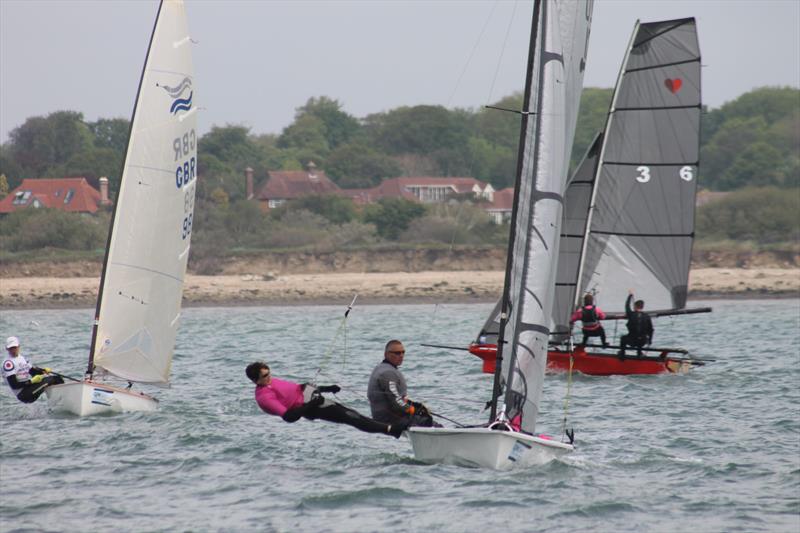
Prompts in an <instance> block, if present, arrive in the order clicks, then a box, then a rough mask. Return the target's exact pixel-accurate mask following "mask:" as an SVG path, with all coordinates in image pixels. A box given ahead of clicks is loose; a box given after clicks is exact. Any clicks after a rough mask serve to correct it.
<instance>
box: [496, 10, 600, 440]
mask: <svg viewBox="0 0 800 533" xmlns="http://www.w3.org/2000/svg"><path fill="white" fill-rule="evenodd" d="M592 3H593V2H592V1H591V0H590V1H578V2H576V1H573V0H567V1H556V0H551V1H548V2H537V4H536V7H535V9H539V10H540V13H539V16H538V17H535V19H534V21H535V26H534V35H535V38H534V39H532V42H531V46H532V53H531V57H530V58H529V61H530V62H531V65H530V68H529V74H528V81H527V83H526V93H525V102H524V111H525V114H523V125H522V134H521V139H520V154H521V156H520V162H519V166H518V177H517V186H516V191H515V192H516V194H517V198H516V199H515V206H514V210H515V216H514V219H513V221H512V242H511V265H510V269H509V276H508V277H509V279H508V280H507V284H506V285H507V286H506V288H505V291H504V299H505V300H506V302H505V305H504V306H503V307H504V309H506V311H507V312H510V315H509V317H508V320H507V323H506V324H505V329H504V330H503V331H502V338H503V339H505V340H506V341H508V344H507V345H506V346H505V347H503V346H502V343H501V346H499V347H498V348H504V349H503V351H505V350H509V351H510V354H508V355H507V356H505V357H504V358H503V368H502V372H503V375H504V376H505V377H506V379H505V381H506V387H505V388H506V395H505V407H506V414H507V416H508V417H509V418H510V419H511V420H512V422H514V421H518V422H519V423H520V427H521V429H522V430H524V431H528V432H533V430H534V427H535V424H536V415H537V410H538V404H539V399H540V397H541V389H542V381H543V377H544V370H545V364H546V360H547V345H548V336H549V333H550V329H549V328H550V324H551V312H552V307H553V300H554V292H555V274H556V260H557V258H558V246H559V236H560V228H561V217H562V209H563V201H564V200H563V195H564V192H565V188H566V181H567V173H568V171H569V157H570V152H571V150H572V142H573V137H574V132H575V122H576V119H577V114H578V108H579V105H580V94H581V90H582V86H583V71H584V67H585V62H586V49H587V45H588V37H589V25H590V20H591V13H592ZM528 113H530V116H529V115H528ZM501 340H502V339H501Z"/></svg>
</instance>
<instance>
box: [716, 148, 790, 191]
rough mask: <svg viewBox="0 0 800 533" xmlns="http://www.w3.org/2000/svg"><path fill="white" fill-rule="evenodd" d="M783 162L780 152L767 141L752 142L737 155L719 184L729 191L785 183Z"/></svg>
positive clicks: (721, 187)
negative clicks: (782, 171) (782, 170)
mask: <svg viewBox="0 0 800 533" xmlns="http://www.w3.org/2000/svg"><path fill="white" fill-rule="evenodd" d="M782 163H783V159H782V158H781V154H780V152H779V151H778V150H776V149H775V148H773V147H772V146H770V145H768V144H767V143H765V142H756V143H753V144H750V145H748V146H747V147H746V148H745V149H744V150H743V151H742V152H741V153H739V154H737V155H736V157H735V158H734V159H733V162H732V164H730V166H729V167H728V168H727V169H726V170H725V172H724V173H723V174H722V176H721V178H720V179H719V182H718V184H717V185H718V187H719V188H720V189H722V190H727V191H730V190H732V189H740V188H742V187H763V186H766V185H783V182H784V179H785V176H783V174H782V173H781V167H782Z"/></svg>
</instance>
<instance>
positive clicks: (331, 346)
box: [311, 293, 358, 385]
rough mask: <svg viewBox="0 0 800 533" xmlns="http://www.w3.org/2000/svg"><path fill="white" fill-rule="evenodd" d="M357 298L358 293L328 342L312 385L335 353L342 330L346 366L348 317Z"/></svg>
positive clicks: (343, 359)
mask: <svg viewBox="0 0 800 533" xmlns="http://www.w3.org/2000/svg"><path fill="white" fill-rule="evenodd" d="M357 298H358V293H355V294H354V295H353V301H351V302H350V305H348V306H347V309H346V310H345V312H344V316H343V317H342V320H341V321H340V322H339V327H338V328H337V329H336V333H335V334H334V335H333V338H332V339H331V342H330V343H329V344H328V349H327V350H325V355H323V356H322V362H321V363H320V364H319V367H317V372H316V374H314V378H313V379H312V380H311V384H312V385H313V384H316V383H317V378H318V377H319V375H320V374H321V373H322V371H323V369H324V368H325V366H326V365H327V363H328V359H329V358H330V356H331V354H332V353H333V349H334V345H335V344H336V341H337V340H338V338H339V335H341V334H342V332H345V352H344V354H343V356H342V365H343V366H342V368H344V362H345V358H346V356H347V333H346V331H347V317H348V316H349V315H350V311H351V310H352V309H353V306H354V305H355V303H356V299H357Z"/></svg>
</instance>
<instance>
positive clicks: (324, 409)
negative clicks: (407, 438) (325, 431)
mask: <svg viewBox="0 0 800 533" xmlns="http://www.w3.org/2000/svg"><path fill="white" fill-rule="evenodd" d="M326 388H327V387H320V388H319V389H318V390H320V391H321V392H326V391H325V389H326ZM337 390H338V389H337ZM301 417H302V418H306V419H308V420H327V421H328V422H334V423H336V424H347V425H348V426H352V427H354V428H356V429H358V430H361V431H364V432H366V433H383V434H384V435H386V434H390V435H393V436H399V435H400V432H401V431H402V429H405V426H402V428H401V427H400V426H398V427H397V428H395V431H391V429H390V427H389V424H385V423H382V422H378V421H376V420H373V419H371V418H368V417H366V416H364V415H362V414H361V413H359V412H358V411H356V410H355V409H351V408H349V407H345V406H344V405H342V404H340V403H338V402H334V401H333V400H329V399H328V398H323V397H322V396H321V395H317V394H315V395H314V396H312V399H311V401H309V402H306V403H304V404H303V405H301V406H300V407H294V408H292V409H289V410H287V411H286V412H285V413H284V414H283V417H282V418H283V419H284V420H285V421H286V422H296V421H297V420H299V419H300V418H301Z"/></svg>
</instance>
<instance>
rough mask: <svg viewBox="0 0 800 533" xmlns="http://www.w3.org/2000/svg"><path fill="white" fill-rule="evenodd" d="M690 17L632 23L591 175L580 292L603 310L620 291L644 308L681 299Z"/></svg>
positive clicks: (691, 94) (688, 228)
mask: <svg viewBox="0 0 800 533" xmlns="http://www.w3.org/2000/svg"><path fill="white" fill-rule="evenodd" d="M700 115H701V94H700V51H699V46H698V40H697V29H696V24H695V20H694V19H693V18H687V19H681V20H670V21H663V22H653V23H647V24H640V23H638V22H637V23H636V26H635V28H634V32H633V36H632V38H631V42H630V44H629V47H628V51H627V53H626V55H625V60H624V61H623V66H622V69H621V71H620V76H619V79H618V81H617V86H616V88H615V91H614V97H613V99H612V104H611V109H610V110H609V115H608V119H607V122H606V128H605V138H604V141H603V147H602V150H601V153H600V164H599V166H598V169H597V173H596V176H595V188H594V196H593V201H592V205H591V206H590V209H589V215H588V221H589V228H590V229H589V233H588V235H587V238H586V240H585V243H584V253H583V258H582V268H581V270H580V273H579V276H578V287H579V289H580V290H579V291H578V292H577V293H576V294H575V296H574V300H573V304H574V305H577V304H578V301H579V298H580V297H581V295H582V294H583V293H586V292H591V293H594V294H595V300H596V301H597V303H598V304H599V306H600V307H601V308H602V309H603V310H604V311H606V312H621V311H623V307H624V302H625V298H626V296H627V293H628V290H629V289H632V290H633V291H634V292H635V294H636V297H637V298H641V299H643V300H645V302H646V305H647V308H648V309H681V308H683V307H684V306H685V304H686V294H687V286H688V278H689V264H690V260H691V251H692V242H693V240H694V209H695V195H696V190H697V170H698V164H699V145H700Z"/></svg>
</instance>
